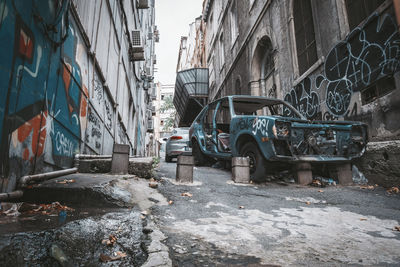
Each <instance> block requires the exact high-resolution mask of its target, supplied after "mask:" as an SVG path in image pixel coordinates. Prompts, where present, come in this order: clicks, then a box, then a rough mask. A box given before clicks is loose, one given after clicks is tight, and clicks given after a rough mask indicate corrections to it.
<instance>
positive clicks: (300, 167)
mask: <svg viewBox="0 0 400 267" xmlns="http://www.w3.org/2000/svg"><path fill="white" fill-rule="evenodd" d="M294 173H295V177H296V181H297V183H298V184H301V185H308V184H311V183H312V181H313V177H312V170H311V164H310V163H308V162H302V163H297V164H296V165H295V167H294Z"/></svg>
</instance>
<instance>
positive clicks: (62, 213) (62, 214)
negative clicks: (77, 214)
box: [58, 210, 67, 224]
mask: <svg viewBox="0 0 400 267" xmlns="http://www.w3.org/2000/svg"><path fill="white" fill-rule="evenodd" d="M66 220H67V212H66V211H65V210H62V211H60V212H59V213H58V222H59V223H60V224H62V223H65V221H66Z"/></svg>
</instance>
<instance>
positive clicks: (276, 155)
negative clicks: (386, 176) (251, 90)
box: [189, 96, 368, 180]
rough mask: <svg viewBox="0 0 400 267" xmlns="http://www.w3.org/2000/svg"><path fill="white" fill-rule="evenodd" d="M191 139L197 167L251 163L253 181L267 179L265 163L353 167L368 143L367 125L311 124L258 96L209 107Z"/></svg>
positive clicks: (283, 104)
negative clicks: (227, 162) (210, 163)
mask: <svg viewBox="0 0 400 267" xmlns="http://www.w3.org/2000/svg"><path fill="white" fill-rule="evenodd" d="M189 138H190V141H191V146H192V150H193V156H194V157H195V163H196V164H197V165H202V164H204V163H206V161H207V160H208V159H210V158H216V159H223V160H230V159H231V157H237V156H243V157H249V158H250V175H251V178H252V179H253V180H262V179H263V178H264V176H265V173H266V171H267V167H266V166H267V163H274V162H275V163H281V164H280V165H282V163H284V164H285V165H286V167H287V165H288V163H295V162H315V163H332V162H348V161H351V160H352V159H353V158H357V157H360V156H361V155H362V154H363V153H364V151H365V147H366V144H367V141H368V136H367V126H366V125H365V124H364V123H361V122H349V121H309V120H307V119H306V118H305V117H303V116H302V115H301V114H300V113H299V112H298V111H297V110H296V109H295V108H294V107H293V106H291V105H290V104H289V103H287V102H286V101H283V100H279V99H275V98H267V97H257V96H227V97H224V98H221V99H218V100H216V101H214V102H212V103H210V104H208V105H207V106H205V107H204V108H203V110H202V111H201V112H200V113H199V115H198V116H197V117H196V119H195V120H194V122H193V123H192V125H191V127H190V130H189ZM271 165H273V164H271Z"/></svg>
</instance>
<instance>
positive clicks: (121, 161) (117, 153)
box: [111, 144, 129, 174]
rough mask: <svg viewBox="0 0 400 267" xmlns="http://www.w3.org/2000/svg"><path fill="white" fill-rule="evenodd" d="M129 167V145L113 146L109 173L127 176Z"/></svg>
mask: <svg viewBox="0 0 400 267" xmlns="http://www.w3.org/2000/svg"><path fill="white" fill-rule="evenodd" d="M128 166H129V145H122V144H114V148H113V154H112V161H111V173H113V174H127V173H128Z"/></svg>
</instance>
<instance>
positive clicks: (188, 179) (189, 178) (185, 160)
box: [176, 155, 194, 183]
mask: <svg viewBox="0 0 400 267" xmlns="http://www.w3.org/2000/svg"><path fill="white" fill-rule="evenodd" d="M193 166H194V157H193V156H186V155H179V156H178V162H177V164H176V181H177V182H180V183H193Z"/></svg>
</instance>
